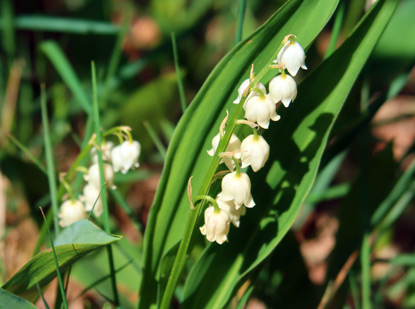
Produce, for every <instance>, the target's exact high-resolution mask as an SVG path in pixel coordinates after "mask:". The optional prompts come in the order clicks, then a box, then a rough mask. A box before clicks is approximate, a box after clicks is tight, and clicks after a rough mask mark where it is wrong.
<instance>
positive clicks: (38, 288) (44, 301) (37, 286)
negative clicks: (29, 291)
mask: <svg viewBox="0 0 415 309" xmlns="http://www.w3.org/2000/svg"><path fill="white" fill-rule="evenodd" d="M36 289H37V292H38V293H39V295H40V297H41V298H42V302H43V306H45V308H46V309H49V305H48V303H47V301H46V299H45V296H44V295H43V292H42V289H41V288H40V286H39V283H38V282H36Z"/></svg>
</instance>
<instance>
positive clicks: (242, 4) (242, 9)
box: [235, 0, 246, 45]
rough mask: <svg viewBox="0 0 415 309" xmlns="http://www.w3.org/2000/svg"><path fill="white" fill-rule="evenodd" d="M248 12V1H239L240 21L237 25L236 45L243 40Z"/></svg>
mask: <svg viewBox="0 0 415 309" xmlns="http://www.w3.org/2000/svg"><path fill="white" fill-rule="evenodd" d="M245 10H246V0H239V3H238V20H237V24H236V33H235V45H236V44H238V43H239V42H240V41H241V40H242V30H243V26H244V16H245Z"/></svg>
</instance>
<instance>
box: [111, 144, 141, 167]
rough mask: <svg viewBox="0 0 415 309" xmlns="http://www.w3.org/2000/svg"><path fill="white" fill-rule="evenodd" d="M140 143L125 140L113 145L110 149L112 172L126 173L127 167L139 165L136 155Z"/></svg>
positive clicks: (138, 152)
mask: <svg viewBox="0 0 415 309" xmlns="http://www.w3.org/2000/svg"><path fill="white" fill-rule="evenodd" d="M140 152H141V145H140V143H139V142H137V141H132V142H130V141H125V142H123V143H122V144H121V145H118V146H116V147H114V148H113V149H112V151H111V159H112V165H113V167H114V172H118V171H121V172H122V173H123V174H125V173H127V171H128V170H129V169H133V168H136V167H139V166H140V164H139V163H138V157H139V156H140Z"/></svg>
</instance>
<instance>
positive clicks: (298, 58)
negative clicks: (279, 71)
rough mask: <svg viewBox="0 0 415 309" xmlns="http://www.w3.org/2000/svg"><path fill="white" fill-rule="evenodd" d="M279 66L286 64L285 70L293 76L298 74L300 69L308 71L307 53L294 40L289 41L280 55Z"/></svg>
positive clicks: (278, 57) (278, 58)
mask: <svg viewBox="0 0 415 309" xmlns="http://www.w3.org/2000/svg"><path fill="white" fill-rule="evenodd" d="M274 62H277V63H279V64H284V68H286V69H287V71H288V72H289V73H290V74H291V75H292V76H295V75H297V73H298V70H299V69H300V67H301V68H302V69H304V70H307V67H306V65H305V53H304V49H303V48H302V47H301V45H300V44H299V43H298V42H297V41H294V40H288V41H287V43H285V45H284V46H283V47H282V48H281V50H280V51H279V53H278V56H277V60H274Z"/></svg>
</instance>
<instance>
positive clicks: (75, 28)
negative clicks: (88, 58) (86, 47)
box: [14, 15, 120, 35]
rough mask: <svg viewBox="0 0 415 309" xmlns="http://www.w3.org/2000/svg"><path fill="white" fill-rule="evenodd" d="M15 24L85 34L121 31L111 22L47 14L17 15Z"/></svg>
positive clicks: (32, 29) (25, 28)
mask: <svg viewBox="0 0 415 309" xmlns="http://www.w3.org/2000/svg"><path fill="white" fill-rule="evenodd" d="M14 26H15V27H16V28H17V29H19V30H29V31H47V32H63V33H76V34H84V35H90V34H99V35H116V34H118V33H119V32H120V28H119V27H118V26H116V25H114V24H112V23H109V22H102V21H94V20H87V19H76V18H63V17H55V16H46V15H44V16H42V15H21V16H17V17H16V18H15V20H14Z"/></svg>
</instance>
